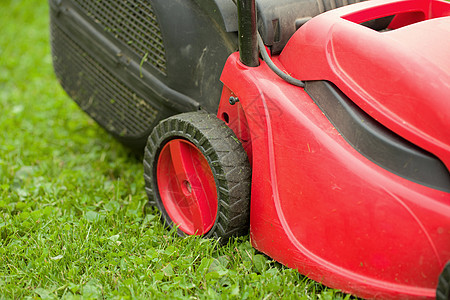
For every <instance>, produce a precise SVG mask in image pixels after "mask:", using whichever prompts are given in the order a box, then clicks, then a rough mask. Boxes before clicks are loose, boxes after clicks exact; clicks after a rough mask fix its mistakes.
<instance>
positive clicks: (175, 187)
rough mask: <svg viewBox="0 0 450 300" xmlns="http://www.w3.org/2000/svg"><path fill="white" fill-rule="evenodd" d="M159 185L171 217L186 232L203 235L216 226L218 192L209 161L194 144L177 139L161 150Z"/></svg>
mask: <svg viewBox="0 0 450 300" xmlns="http://www.w3.org/2000/svg"><path fill="white" fill-rule="evenodd" d="M157 178H158V188H159V193H160V195H161V200H162V202H163V205H164V208H165V209H166V211H167V213H168V214H169V216H170V219H171V220H173V221H174V223H175V224H177V225H178V226H179V229H181V230H182V231H183V232H185V233H186V234H190V235H193V234H198V235H202V234H204V233H206V232H208V231H209V230H210V229H211V227H212V226H213V225H214V222H215V220H216V216H217V205H218V204H217V191H216V184H215V181H214V176H213V174H212V171H211V168H210V167H209V164H208V161H207V160H206V158H205V157H204V156H203V154H202V153H201V152H200V150H199V149H198V148H197V147H195V146H194V145H193V144H192V143H190V142H188V141H186V140H182V139H174V140H171V141H169V142H168V143H167V144H166V145H165V146H164V148H163V149H162V151H161V154H160V156H159V159H158V168H157Z"/></svg>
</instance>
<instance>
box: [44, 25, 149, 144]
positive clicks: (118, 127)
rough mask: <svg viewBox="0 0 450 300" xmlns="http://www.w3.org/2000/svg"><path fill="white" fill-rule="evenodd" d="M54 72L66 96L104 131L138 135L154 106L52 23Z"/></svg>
mask: <svg viewBox="0 0 450 300" xmlns="http://www.w3.org/2000/svg"><path fill="white" fill-rule="evenodd" d="M51 35H52V40H55V39H56V40H58V41H59V42H58V43H57V44H56V45H55V47H54V48H53V55H54V57H55V64H54V66H55V73H56V75H57V77H58V78H60V83H61V85H62V86H63V87H64V89H65V90H66V91H67V93H68V94H69V96H70V97H71V98H72V99H74V100H75V101H76V102H77V104H78V105H79V106H80V107H81V108H82V109H83V110H84V111H86V112H87V113H88V114H89V115H90V116H91V117H92V118H93V119H95V120H96V121H97V122H98V123H99V124H100V125H101V126H102V127H104V128H105V129H106V130H108V131H111V132H115V133H117V134H118V135H120V136H128V137H140V136H142V135H143V134H144V133H145V132H146V131H147V127H146V126H148V124H152V123H153V122H154V120H155V117H156V113H157V111H156V109H155V108H153V107H152V106H151V105H150V104H149V103H147V102H146V101H145V100H144V99H142V98H141V97H140V96H138V95H137V94H136V93H135V92H133V91H132V90H131V89H129V88H128V87H127V86H126V85H125V84H124V83H123V82H121V81H120V80H119V79H118V78H116V77H115V76H114V75H113V74H111V73H110V72H109V71H107V70H106V69H105V67H103V66H102V65H101V64H100V63H99V62H98V61H96V60H95V59H94V58H93V57H92V56H91V55H89V54H88V53H87V52H86V51H85V50H84V49H82V48H81V47H80V46H79V45H78V44H77V43H75V42H74V41H73V40H72V39H71V38H70V37H69V36H68V35H67V34H65V33H64V32H63V31H62V30H61V29H60V28H59V27H57V26H56V25H54V26H51Z"/></svg>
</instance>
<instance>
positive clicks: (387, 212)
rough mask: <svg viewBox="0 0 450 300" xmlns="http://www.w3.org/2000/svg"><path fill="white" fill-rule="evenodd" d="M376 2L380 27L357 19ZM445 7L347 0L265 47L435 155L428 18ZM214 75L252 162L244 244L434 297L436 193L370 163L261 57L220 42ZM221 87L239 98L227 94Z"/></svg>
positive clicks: (442, 209) (443, 129) (439, 194)
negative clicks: (278, 45) (220, 64)
mask: <svg viewBox="0 0 450 300" xmlns="http://www.w3.org/2000/svg"><path fill="white" fill-rule="evenodd" d="M390 15H396V17H395V18H394V19H393V21H392V22H391V25H390V26H391V29H392V30H390V31H387V32H382V33H381V32H377V31H374V30H372V29H370V28H367V27H364V26H362V25H360V24H359V23H362V22H365V21H368V20H372V19H376V18H380V17H385V16H390ZM447 15H450V3H447V2H443V1H428V0H427V1H425V0H424V1H421V0H419V1H409V0H402V1H386V0H383V1H377V0H375V1H369V2H365V3H361V4H357V5H351V6H347V7H344V8H341V9H337V10H334V11H331V12H328V13H325V14H323V15H320V16H319V17H316V18H314V19H312V20H311V21H309V22H308V23H306V25H304V26H302V27H301V28H300V29H299V30H298V31H297V32H296V34H295V35H294V36H293V37H292V39H291V40H290V42H289V43H288V45H287V46H286V48H285V49H284V51H283V52H282V53H281V54H280V56H279V57H273V59H274V61H275V63H276V64H277V65H278V66H279V67H280V68H281V69H283V70H285V71H286V72H287V73H289V74H291V75H293V76H294V77H296V78H298V79H301V80H326V81H329V82H332V83H333V84H335V85H336V86H337V87H338V88H339V89H340V90H341V91H342V92H343V93H344V94H346V95H347V96H348V97H349V98H350V99H351V100H352V101H354V102H355V103H356V104H357V105H358V106H359V107H360V108H361V109H363V110H364V111H366V112H367V113H368V114H370V115H371V116H372V117H374V118H375V119H376V120H377V121H379V122H380V123H382V124H383V125H384V126H386V127H387V128H389V129H390V130H392V131H394V132H395V133H396V134H398V135H400V136H402V137H403V138H405V139H407V140H409V141H410V142H412V143H414V144H416V145H418V146H419V147H421V148H423V149H426V150H427V151H429V152H430V153H432V154H434V155H435V156H436V157H438V158H439V159H440V160H442V161H443V162H444V164H445V165H446V166H447V168H449V167H450V135H449V134H448V128H449V127H450V101H449V100H450V99H449V95H450V86H449V82H450V80H449V76H450V75H449V74H450V58H449V57H450V55H448V53H449V52H448V49H450V39H449V37H450V26H449V25H450V23H449V22H450V18H449V17H443V18H438V17H442V16H447ZM430 18H435V19H432V20H428V19H430ZM417 38H419V39H420V43H418V42H417V40H416V39H417ZM421 43H423V44H421ZM424 57H426V59H425V58H424ZM221 80H222V82H223V83H224V85H225V88H224V91H223V94H222V100H221V104H220V107H219V111H218V117H219V118H221V119H223V120H224V121H226V122H227V124H228V125H229V126H230V127H231V128H232V129H233V130H234V131H235V133H236V135H237V136H238V137H239V138H240V140H241V141H242V143H243V145H244V148H245V149H246V151H247V153H248V155H249V157H250V160H251V163H252V168H253V178H252V192H251V197H252V198H251V220H250V222H251V225H250V236H251V241H252V244H253V246H254V247H255V248H256V249H258V250H260V251H262V252H264V253H266V254H268V255H269V256H270V257H272V258H274V259H275V260H277V261H279V262H281V263H283V264H285V265H287V266H289V267H291V268H294V269H297V270H298V271H299V272H300V273H302V274H305V275H307V276H308V277H310V278H312V279H314V280H316V281H319V282H322V283H324V284H325V285H327V286H330V287H333V288H338V289H341V290H343V291H345V292H349V293H352V294H355V295H358V296H361V297H368V298H383V299H385V298H415V297H417V298H434V296H435V289H436V286H437V282H438V277H439V274H440V272H441V271H442V268H443V266H444V265H445V263H446V262H447V261H449V260H450V194H449V193H447V192H443V191H439V190H435V189H432V188H429V187H426V186H423V185H420V184H418V183H414V182H412V181H409V180H407V179H404V178H402V177H400V176H397V175H395V174H393V173H391V172H389V171H387V170H386V169H383V168H382V167H380V166H378V165H376V164H375V163H373V162H371V161H370V160H369V159H367V158H366V157H364V156H363V155H362V154H360V153H359V152H358V151H356V150H355V149H354V148H353V147H352V146H351V145H350V144H349V143H348V142H347V141H346V140H345V139H344V138H343V137H342V136H341V135H340V134H339V132H338V131H337V130H336V129H335V128H334V126H333V125H332V124H331V123H330V121H329V120H328V119H327V117H326V116H325V115H324V114H323V112H322V111H321V110H320V109H319V107H318V106H317V105H316V104H315V103H314V101H313V100H312V99H311V98H310V96H309V95H308V94H307V93H306V92H305V90H304V89H302V88H299V87H296V86H293V85H290V84H288V83H287V82H285V81H283V80H282V79H280V78H279V77H277V76H276V75H275V74H274V73H273V72H272V71H271V70H270V69H269V68H268V67H267V65H266V64H265V63H264V62H261V65H260V66H259V67H256V68H249V67H246V66H244V65H243V64H241V63H240V62H239V56H238V54H233V55H232V56H231V57H230V58H229V59H228V61H227V63H226V66H225V68H224V71H223V74H222V77H221ZM230 96H235V97H238V98H239V99H240V102H238V103H236V104H235V105H231V104H230V103H229V101H228V100H229V98H230Z"/></svg>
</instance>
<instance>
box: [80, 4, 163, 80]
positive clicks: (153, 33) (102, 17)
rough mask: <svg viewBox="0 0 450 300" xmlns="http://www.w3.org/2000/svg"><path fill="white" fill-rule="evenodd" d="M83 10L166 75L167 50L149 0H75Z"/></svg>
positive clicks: (105, 29) (105, 30) (107, 31)
mask: <svg viewBox="0 0 450 300" xmlns="http://www.w3.org/2000/svg"><path fill="white" fill-rule="evenodd" d="M74 2H75V3H76V4H77V5H78V7H79V8H80V10H81V11H82V13H83V14H84V15H86V16H88V17H89V18H90V19H91V20H92V21H93V22H95V23H97V24H99V25H101V26H102V27H103V29H104V32H105V33H107V34H110V35H111V36H112V37H114V38H115V39H117V40H118V41H120V42H121V43H122V45H124V46H125V47H128V48H130V49H132V50H133V51H134V52H135V53H136V54H137V55H138V56H140V57H142V58H144V57H145V61H146V62H147V63H150V64H151V65H153V66H154V67H155V68H156V69H157V70H159V71H160V72H161V73H163V74H164V75H166V73H167V70H166V53H165V49H164V43H163V38H162V34H161V30H160V28H159V22H158V20H157V18H156V15H155V13H154V12H153V8H152V6H151V5H150V3H149V2H148V1H140V0H127V1H109V0H96V1H91V0H75V1H74Z"/></svg>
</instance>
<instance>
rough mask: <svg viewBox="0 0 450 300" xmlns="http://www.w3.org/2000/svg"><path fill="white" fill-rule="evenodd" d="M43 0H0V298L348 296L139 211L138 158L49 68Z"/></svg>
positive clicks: (242, 245) (243, 245) (241, 243)
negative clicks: (180, 231) (81, 105)
mask: <svg viewBox="0 0 450 300" xmlns="http://www.w3.org/2000/svg"><path fill="white" fill-rule="evenodd" d="M47 5H48V4H47V2H46V1H42V0H30V1H12V0H3V1H1V2H0V37H1V38H0V107H1V116H0V299H23V298H28V299H56V298H64V299H72V298H76V299H109V298H120V299H134V298H136V299H143V298H161V297H165V298H171V299H177V298H182V299H184V298H194V299H196V298H202V299H205V298H207V299H215V298H225V299H229V298H231V299H232V298H235V299H246V298H249V299H255V298H257V299H278V298H287V299H290V298H292V299H348V298H350V296H348V295H344V294H342V293H340V292H338V291H336V290H331V289H327V288H325V287H323V286H321V285H320V284H318V283H315V282H313V281H310V280H308V279H307V278H305V277H303V276H301V275H300V274H298V273H297V272H296V271H295V270H291V269H288V268H285V267H283V266H281V265H279V264H278V263H275V262H273V261H272V260H270V259H268V258H267V257H265V256H263V255H262V254H259V253H257V252H256V251H255V250H254V249H253V248H252V247H251V245H250V243H249V241H248V237H244V238H240V239H236V240H233V241H231V242H230V243H229V244H228V245H226V246H218V245H217V244H216V242H215V241H212V240H202V239H200V238H197V237H189V238H178V237H177V236H176V234H174V232H168V231H166V230H165V229H164V228H163V226H162V225H161V222H160V220H159V214H158V212H157V211H156V210H154V209H148V210H147V211H146V212H147V213H144V209H143V208H144V206H145V204H146V201H147V197H146V194H145V191H144V180H143V176H142V172H143V171H142V169H143V168H142V163H141V161H139V160H138V159H136V158H135V157H134V156H133V155H132V154H130V152H129V151H128V150H127V149H125V148H124V147H123V146H122V145H120V144H119V143H117V142H116V141H115V140H114V139H113V138H111V137H110V136H109V135H108V134H106V133H105V132H104V131H103V130H102V129H101V128H100V127H99V126H98V125H97V124H96V123H95V122H93V121H92V120H91V119H89V118H88V117H87V116H86V115H85V114H84V113H83V112H82V111H81V110H80V109H79V108H78V107H77V106H76V105H75V104H74V102H73V101H72V100H70V99H69V98H68V97H67V96H66V94H65V93H64V92H63V90H62V89H61V87H60V86H59V84H58V81H57V80H56V78H55V76H54V74H53V70H52V65H51V54H50V45H49V33H48V31H49V30H48V7H47Z"/></svg>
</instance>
